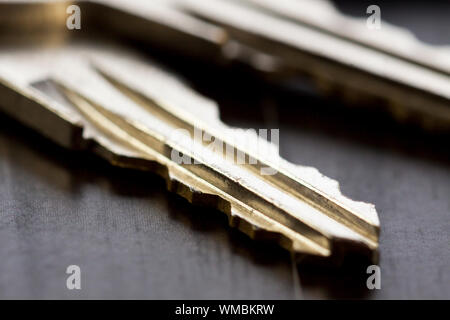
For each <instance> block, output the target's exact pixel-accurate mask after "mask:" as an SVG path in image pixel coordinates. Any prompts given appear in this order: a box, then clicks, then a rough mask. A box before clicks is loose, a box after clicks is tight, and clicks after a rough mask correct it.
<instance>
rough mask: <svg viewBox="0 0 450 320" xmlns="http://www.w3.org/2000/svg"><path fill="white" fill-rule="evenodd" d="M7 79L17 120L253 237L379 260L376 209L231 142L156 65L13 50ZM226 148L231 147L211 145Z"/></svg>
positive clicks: (129, 58)
mask: <svg viewBox="0 0 450 320" xmlns="http://www.w3.org/2000/svg"><path fill="white" fill-rule="evenodd" d="M0 79H1V80H0V83H1V86H0V97H1V101H2V102H1V107H2V110H4V111H6V112H7V113H8V114H10V115H12V116H14V117H16V118H17V119H19V120H21V121H22V122H24V123H26V124H28V125H29V126H31V127H33V128H35V129H37V130H39V131H40V132H42V133H43V134H44V135H46V136H48V137H49V138H51V139H53V140H55V141H57V142H58V143H60V144H62V145H64V146H66V147H71V148H76V149H88V150H91V151H92V152H95V153H97V154H99V155H100V156H102V157H104V158H106V159H107V160H108V161H109V162H111V163H112V164H114V165H118V166H122V167H132V168H137V169H142V170H151V171H154V172H156V173H158V174H159V175H161V176H163V177H164V178H165V179H166V182H167V186H168V189H169V190H171V191H174V192H177V193H178V194H180V195H182V196H183V197H185V198H186V199H188V200H189V201H190V202H193V203H201V204H205V205H208V206H212V207H215V208H217V209H219V210H221V211H223V212H225V213H226V214H227V215H228V216H229V221H230V224H231V225H232V226H236V227H238V228H239V229H241V230H242V231H244V232H246V233H247V234H249V235H250V236H251V237H255V238H259V237H262V238H264V237H268V238H271V239H274V240H276V241H277V242H278V243H280V245H282V246H283V247H285V248H287V249H289V250H291V251H292V252H294V253H296V254H301V255H307V256H314V257H318V258H331V257H332V258H336V259H340V258H341V257H342V255H345V254H348V253H349V252H353V251H358V252H362V253H364V254H366V255H367V256H368V257H369V258H371V259H372V260H376V259H377V248H378V231H379V222H378V217H377V214H376V211H375V208H374V206H373V205H370V204H366V203H362V202H355V201H352V200H350V199H348V198H346V197H344V196H343V195H341V193H340V191H339V188H338V185H337V183H336V182H335V181H333V180H330V179H328V178H326V177H324V176H322V175H321V174H320V173H319V172H318V171H317V170H315V169H313V168H307V167H301V166H296V165H293V164H290V163H288V162H286V161H285V160H283V159H281V158H279V156H278V154H277V153H273V152H267V153H261V152H258V148H259V147H261V146H262V147H263V149H265V150H274V148H273V145H271V144H270V143H269V142H267V141H265V140H264V139H262V138H260V137H257V136H252V135H248V136H244V135H239V136H238V138H239V139H240V140H232V139H230V136H231V132H232V131H231V129H230V128H229V127H227V126H225V125H224V124H223V123H221V122H220V120H219V117H218V109H217V106H216V105H215V103H214V102H212V101H210V100H208V99H206V98H204V97H201V96H199V95H198V94H196V93H195V92H194V91H193V90H192V89H189V87H187V86H186V85H185V84H184V83H182V82H181V81H180V80H178V79H177V78H176V77H174V76H173V75H171V74H169V73H167V72H165V71H163V70H162V69H160V68H159V67H157V66H156V65H154V64H150V63H147V62H143V61H141V60H140V59H139V58H136V57H135V56H133V55H131V54H129V53H128V52H126V51H123V50H120V49H118V48H117V47H103V46H100V47H98V48H96V47H94V46H93V45H92V44H87V45H81V44H80V45H66V46H64V47H61V48H43V49H39V48H25V49H10V50H3V51H2V53H1V55H0ZM49 88H51V89H52V90H49ZM48 92H53V94H51V95H49V94H48ZM181 129H182V130H183V131H181ZM180 132H182V133H185V134H184V135H178V134H177V133H180ZM196 132H200V133H201V134H203V136H202V138H201V139H200V140H197V139H195V137H194V134H195V133H196ZM205 136H206V137H207V138H205ZM244 137H245V138H246V139H247V141H246V143H245V144H244V143H243V140H245V139H244ZM219 142H220V143H223V144H222V145H223V149H219V148H213V147H212V144H213V145H214V146H217V145H219ZM229 150H233V151H232V153H230V152H229ZM230 154H231V156H230ZM238 155H241V156H242V158H241V160H244V161H241V162H240V163H239V162H238V161H237V157H238ZM180 159H181V160H182V161H180ZM251 159H252V161H251Z"/></svg>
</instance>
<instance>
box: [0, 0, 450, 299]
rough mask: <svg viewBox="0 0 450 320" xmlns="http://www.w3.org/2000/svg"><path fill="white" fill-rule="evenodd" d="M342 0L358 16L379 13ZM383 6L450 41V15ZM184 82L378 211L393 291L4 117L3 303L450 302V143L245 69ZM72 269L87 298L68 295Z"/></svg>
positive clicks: (0, 168)
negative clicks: (303, 260) (310, 260)
mask: <svg viewBox="0 0 450 320" xmlns="http://www.w3.org/2000/svg"><path fill="white" fill-rule="evenodd" d="M338 2H339V5H340V7H341V8H342V9H343V10H346V11H347V12H350V13H353V14H359V15H363V14H364V12H365V8H366V7H367V5H366V4H365V3H364V1H359V2H357V3H358V4H357V5H356V4H352V5H349V4H348V3H343V2H342V1H338ZM379 2H380V3H381V6H382V17H383V18H385V19H387V20H389V21H392V22H397V23H398V24H401V25H404V26H407V27H409V28H411V29H412V30H414V31H415V32H416V33H417V34H418V35H419V36H420V37H421V38H422V39H425V40H428V41H429V42H432V43H445V42H446V41H447V42H450V40H449V38H448V35H449V34H450V22H449V21H448V17H449V16H450V15H449V13H450V10H449V6H446V7H437V5H434V4H429V2H428V5H422V4H420V3H415V2H411V3H410V2H408V3H410V4H408V6H407V7H405V5H402V6H399V5H395V3H396V2H395V1H394V2H392V1H391V3H390V4H389V5H388V4H386V5H385V3H387V2H386V1H379ZM403 3H405V2H403ZM445 10H447V11H445ZM447 44H450V43H447ZM180 72H181V73H183V74H184V76H185V77H186V78H188V79H191V80H192V83H193V85H194V86H195V87H196V88H197V89H198V90H200V91H201V92H203V93H204V94H207V95H209V96H211V97H213V98H215V99H217V100H218V101H219V103H220V107H221V112H222V118H223V120H224V121H225V122H226V123H228V124H230V125H236V126H241V127H249V128H280V143H281V146H280V148H281V153H282V155H283V156H284V157H286V158H287V159H288V160H290V161H292V162H295V163H299V164H303V165H310V166H314V167H317V168H318V169H319V170H320V171H321V172H322V173H324V174H325V175H327V176H330V177H332V178H335V179H337V180H339V181H340V183H341V189H342V191H343V192H344V193H345V194H346V195H348V196H350V197H352V198H354V199H357V200H364V201H367V202H372V203H374V204H376V207H377V209H378V212H379V216H380V220H381V226H382V232H381V238H380V252H381V262H380V267H381V272H382V285H381V290H375V291H369V290H367V289H366V286H365V281H366V277H367V275H366V274H365V267H366V266H365V265H360V264H356V265H350V266H348V267H346V268H341V269H335V270H326V269H324V268H318V267H317V268H316V267H307V266H299V267H297V266H295V265H294V264H293V263H292V261H291V259H290V256H289V254H288V253H287V252H284V251H283V250H281V249H278V248H277V247H276V246H274V245H269V244H266V243H258V242H254V241H251V240H250V239H248V238H247V237H246V236H245V235H243V234H241V233H239V232H238V231H237V230H234V229H230V228H229V227H228V226H227V220H226V217H225V216H224V215H223V214H221V213H219V212H216V211H214V210H208V209H203V208H198V207H193V206H191V205H189V204H188V203H187V202H186V201H185V200H183V199H181V198H179V197H178V196H175V195H173V194H170V193H168V192H166V191H165V188H164V183H163V180H162V179H160V178H158V177H155V176H153V175H151V174H143V173H141V172H135V171H130V170H122V169H117V168H113V167H111V166H109V165H107V164H106V163H105V162H103V161H102V160H100V159H98V158H96V157H94V156H91V155H89V154H84V153H76V152H72V151H67V150H63V149H61V148H59V147H58V146H56V145H54V144H52V143H50V142H48V141H46V140H45V139H43V138H41V137H39V136H37V135H36V134H35V133H34V132H32V131H30V130H28V129H26V128H24V127H22V126H21V125H19V124H18V123H16V122H15V121H13V120H12V119H10V118H8V117H6V116H5V115H1V116H0V298H64V299H71V298H157V299H159V298H163V299H165V298H175V299H176V298H209V299H214V298H225V299H229V298H231V299H233V298H250V299H260V298H277V299H278V298H287V299H294V298H338V297H344V298H368V299H374V298H375V299H377V298H400V299H405V298H447V299H449V298H450V270H449V269H450V268H449V266H450V248H449V244H450V150H449V149H450V143H449V137H448V136H434V135H430V134H426V133H423V132H421V131H419V130H416V129H414V128H412V127H408V126H399V125H398V124H396V123H395V122H393V121H392V120H391V119H390V118H389V117H387V116H386V115H383V114H380V113H378V112H375V111H368V110H364V109H363V108H345V107H343V106H341V105H339V104H338V103H336V102H334V101H330V100H325V99H321V98H318V97H316V96H314V95H311V94H307V93H292V92H285V91H282V90H278V89H277V90H275V89H273V90H271V89H268V88H266V87H264V85H263V84H260V83H258V82H257V81H250V80H251V78H246V77H239V78H238V79H236V78H234V77H232V75H233V74H234V73H233V72H234V71H233V72H229V73H225V74H217V73H214V72H213V71H211V70H209V69H208V68H204V69H201V68H200V69H196V68H189V67H182V68H180ZM205 79H206V80H205ZM262 93H263V94H262ZM71 264H76V265H79V266H80V267H81V273H82V284H81V285H82V289H81V290H72V291H69V290H67V289H66V277H67V275H66V273H65V271H66V268H67V266H68V265H71Z"/></svg>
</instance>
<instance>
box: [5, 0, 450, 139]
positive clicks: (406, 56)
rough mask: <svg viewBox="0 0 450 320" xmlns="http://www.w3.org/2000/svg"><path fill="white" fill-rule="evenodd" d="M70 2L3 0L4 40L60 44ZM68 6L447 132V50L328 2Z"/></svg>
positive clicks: (110, 28)
mask: <svg viewBox="0 0 450 320" xmlns="http://www.w3.org/2000/svg"><path fill="white" fill-rule="evenodd" d="M71 3H72V2H64V1H58V2H54V1H53V2H52V1H44V2H38V3H32V4H30V3H27V2H24V3H22V2H20V3H14V2H10V1H5V0H4V1H2V2H0V6H1V8H2V10H1V11H0V24H1V25H2V26H3V27H6V28H8V29H9V34H10V35H11V33H14V34H19V35H20V37H23V36H24V35H27V37H29V35H30V34H31V35H35V34H36V33H39V32H40V33H43V32H45V33H49V32H51V33H56V34H59V36H60V37H61V38H63V39H64V37H67V36H68V34H67V30H66V29H65V23H64V22H65V21H64V19H65V18H66V17H67V14H66V12H65V8H66V7H67V6H68V4H71ZM74 3H76V4H78V5H79V6H80V7H81V11H82V12H83V17H84V18H83V25H84V27H83V28H82V29H83V30H88V31H87V33H88V34H90V33H91V32H92V31H96V32H97V35H101V34H107V35H111V36H113V37H121V38H126V39H132V40H134V41H138V42H141V43H143V44H146V45H149V46H151V47H152V48H160V49H163V50H166V52H171V53H176V54H182V55H184V56H189V57H194V58H196V59H200V60H202V61H208V62H209V63H213V64H218V65H223V64H226V63H228V62H229V61H234V60H237V61H240V62H244V63H247V64H249V65H251V66H252V67H254V68H255V69H256V70H258V71H259V72H263V73H264V74H265V77H267V78H269V79H272V81H274V82H275V83H278V82H279V81H281V80H283V79H286V78H287V79H289V78H292V77H296V76H299V75H301V76H304V75H306V76H308V77H310V78H311V79H312V80H313V82H314V83H315V84H316V85H317V88H318V89H319V91H321V92H323V93H325V94H328V95H333V96H335V97H338V98H342V99H343V100H345V101H348V102H350V103H352V104H366V103H369V104H372V105H374V106H375V107H378V108H385V109H387V110H388V111H389V112H391V113H392V114H393V115H394V116H395V117H396V118H397V119H399V120H402V121H407V122H411V123H417V124H420V125H421V126H422V127H424V128H427V129H433V130H436V131H444V132H448V130H449V128H450V108H449V104H450V103H449V102H450V101H449V100H450V93H449V92H450V91H449V90H448V88H449V87H450V59H449V57H450V49H448V48H437V47H432V46H428V45H425V44H423V43H420V42H419V41H418V40H417V39H415V38H414V37H413V36H412V35H411V34H410V33H409V32H407V31H405V30H403V29H400V28H397V27H394V26H391V25H389V24H387V23H386V22H383V25H382V30H380V31H376V32H371V31H370V30H368V29H367V28H366V26H365V21H363V20H358V19H352V18H348V17H345V16H343V15H341V14H340V13H339V12H338V11H337V10H336V9H334V7H333V6H332V5H331V4H330V3H329V2H328V1H326V0H281V1H268V0H242V1H236V0H226V1H225V0H211V1H209V0H198V1H197V0H157V1H156V0H155V1H133V2H129V1H128V2H127V1H123V0H110V1H101V0H97V1H79V2H74ZM24 13H26V14H24ZM33 17H34V18H33ZM36 17H40V18H39V19H37V18H36ZM17 23H18V25H17ZM15 24H16V25H15ZM11 26H13V27H11ZM8 29H7V30H8ZM13 30H14V32H13ZM21 31H22V32H21ZM72 36H73V33H71V34H69V37H72ZM2 37H4V34H3V36H2ZM13 38H14V40H17V38H18V37H17V36H14V37H13ZM330 48H332V49H330Z"/></svg>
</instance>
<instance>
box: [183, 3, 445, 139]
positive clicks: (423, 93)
mask: <svg viewBox="0 0 450 320" xmlns="http://www.w3.org/2000/svg"><path fill="white" fill-rule="evenodd" d="M177 3H178V6H179V7H180V8H181V9H182V10H185V11H187V12H190V13H191V14H193V15H194V16H196V17H201V18H203V19H205V20H207V21H209V22H213V23H216V24H217V25H218V26H221V27H223V28H224V29H225V30H226V31H227V32H228V33H229V38H230V41H234V42H237V43H243V44H244V45H246V46H249V47H253V48H255V50H257V51H261V52H263V53H266V54H268V55H271V56H274V57H276V58H278V59H279V61H281V62H282V63H283V64H284V65H285V66H287V67H288V68H290V69H291V70H292V71H293V73H294V74H306V75H308V76H310V77H312V78H313V80H314V81H315V82H316V83H317V86H318V88H319V89H320V90H322V91H324V92H325V93H329V94H334V93H336V92H339V91H340V92H341V94H338V96H340V97H344V98H345V97H349V100H354V101H358V100H361V101H363V102H365V101H366V100H367V98H371V99H372V100H374V101H378V102H382V103H381V104H380V103H377V106H378V107H383V108H386V109H387V110H389V111H390V112H391V113H393V115H395V116H396V117H397V118H399V119H401V120H405V121H406V120H407V121H411V122H416V123H418V124H420V125H422V126H423V127H426V128H431V129H436V130H442V131H447V130H449V129H450V107H449V105H450V93H449V92H450V91H449V90H448V88H450V77H449V76H448V71H446V69H445V66H442V65H439V66H436V65H435V66H434V68H430V67H429V66H427V65H422V64H426V63H424V61H423V59H420V61H421V62H422V64H421V63H416V62H415V61H408V59H405V58H404V57H403V58H402V57H401V55H402V54H401V53H398V56H396V55H394V54H392V53H389V52H383V50H374V48H373V47H370V46H367V45H363V44H361V43H357V42H355V41H349V40H347V39H345V38H344V37H336V36H335V35H334V34H330V33H327V32H323V31H321V30H320V29H318V28H312V27H311V26H310V25H305V24H299V23H297V22H295V21H289V20H286V19H283V18H280V17H279V16H278V17H277V16H274V15H271V14H268V13H267V12H262V11H259V10H254V9H253V8H252V7H248V6H244V5H241V4H238V3H237V2H236V1H224V0H208V1H204V0H178V2H177ZM364 27H365V26H364ZM396 34H397V35H398V34H399V33H398V32H397V33H396ZM398 37H399V38H398V41H399V42H402V41H403V40H404V38H402V37H401V36H398ZM433 52H434V51H433ZM403 56H404V54H403ZM439 56H440V57H442V56H446V55H445V54H444V52H443V51H442V52H441V53H440V54H439ZM416 60H417V59H416ZM437 69H439V70H437ZM342 92H343V93H342Z"/></svg>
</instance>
